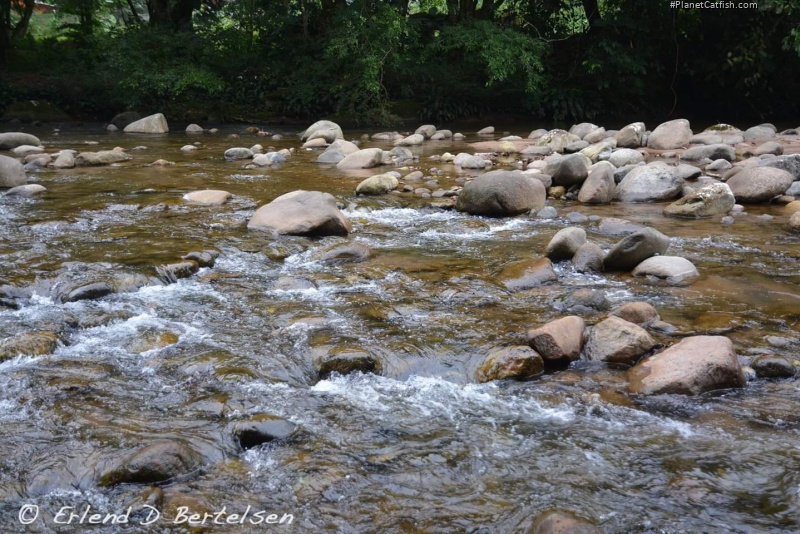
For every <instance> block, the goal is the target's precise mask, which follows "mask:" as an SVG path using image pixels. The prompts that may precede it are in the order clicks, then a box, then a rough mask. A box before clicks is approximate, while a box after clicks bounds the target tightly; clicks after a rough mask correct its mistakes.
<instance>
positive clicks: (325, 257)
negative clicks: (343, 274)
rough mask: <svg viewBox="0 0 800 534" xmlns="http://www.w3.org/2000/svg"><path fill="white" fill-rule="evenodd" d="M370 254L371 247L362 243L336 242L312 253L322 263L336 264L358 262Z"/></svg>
mask: <svg viewBox="0 0 800 534" xmlns="http://www.w3.org/2000/svg"><path fill="white" fill-rule="evenodd" d="M370 256H372V249H371V248H369V247H368V246H367V245H364V244H362V243H338V244H336V245H331V246H330V247H326V248H324V249H322V250H321V251H319V252H317V253H316V254H314V257H315V258H316V259H317V260H319V261H320V262H322V263H328V264H332V265H338V264H342V263H360V262H362V261H367V260H368V259H369V258H370Z"/></svg>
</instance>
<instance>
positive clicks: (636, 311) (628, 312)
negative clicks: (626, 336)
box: [609, 301, 661, 325]
mask: <svg viewBox="0 0 800 534" xmlns="http://www.w3.org/2000/svg"><path fill="white" fill-rule="evenodd" d="M609 315H610V316H616V317H619V318H621V319H625V320H626V321H628V322H631V323H634V324H638V325H648V324H650V323H653V322H655V321H660V320H661V317H660V316H659V315H658V310H656V309H655V308H654V307H653V305H652V304H649V303H647V302H642V301H635V302H628V303H626V304H623V305H622V306H619V307H617V308H614V309H613V310H611V311H610V312H609Z"/></svg>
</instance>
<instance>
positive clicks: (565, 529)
mask: <svg viewBox="0 0 800 534" xmlns="http://www.w3.org/2000/svg"><path fill="white" fill-rule="evenodd" d="M527 534H603V533H602V531H601V530H600V529H599V528H597V527H596V526H594V525H593V524H592V523H590V522H589V521H587V520H585V519H581V518H578V517H576V516H574V515H573V514H571V513H567V512H562V511H559V510H550V511H548V512H545V513H543V514H541V515H540V516H538V517H537V518H536V519H535V520H534V522H533V525H532V526H531V528H530V529H529V530H528V532H527Z"/></svg>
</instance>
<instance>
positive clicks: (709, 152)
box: [681, 143, 736, 161]
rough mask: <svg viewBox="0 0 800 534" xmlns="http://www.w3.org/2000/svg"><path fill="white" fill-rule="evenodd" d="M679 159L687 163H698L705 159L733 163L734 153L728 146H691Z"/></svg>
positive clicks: (719, 144) (718, 144)
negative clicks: (687, 161)
mask: <svg viewBox="0 0 800 534" xmlns="http://www.w3.org/2000/svg"><path fill="white" fill-rule="evenodd" d="M681 157H682V158H683V159H685V160H689V161H699V160H701V159H705V158H708V159H711V160H714V159H724V160H726V161H733V160H735V159H736V152H735V151H734V150H733V147H732V146H730V145H727V144H722V143H717V144H713V145H701V146H693V147H691V148H689V149H687V150H686V151H685V152H684V153H683V155H682V156H681Z"/></svg>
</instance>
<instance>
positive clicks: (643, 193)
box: [616, 165, 683, 202]
mask: <svg viewBox="0 0 800 534" xmlns="http://www.w3.org/2000/svg"><path fill="white" fill-rule="evenodd" d="M682 187H683V179H682V178H681V177H680V176H678V174H677V173H676V172H675V170H674V169H673V168H670V167H666V166H660V165H643V166H641V167H634V168H633V169H632V170H631V171H630V172H629V173H628V174H626V175H625V178H623V179H622V181H621V182H620V183H619V184H617V188H616V198H618V199H619V200H622V201H623V202H652V201H658V200H669V199H671V198H675V197H676V196H678V195H679V194H680V192H681V188H682Z"/></svg>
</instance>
